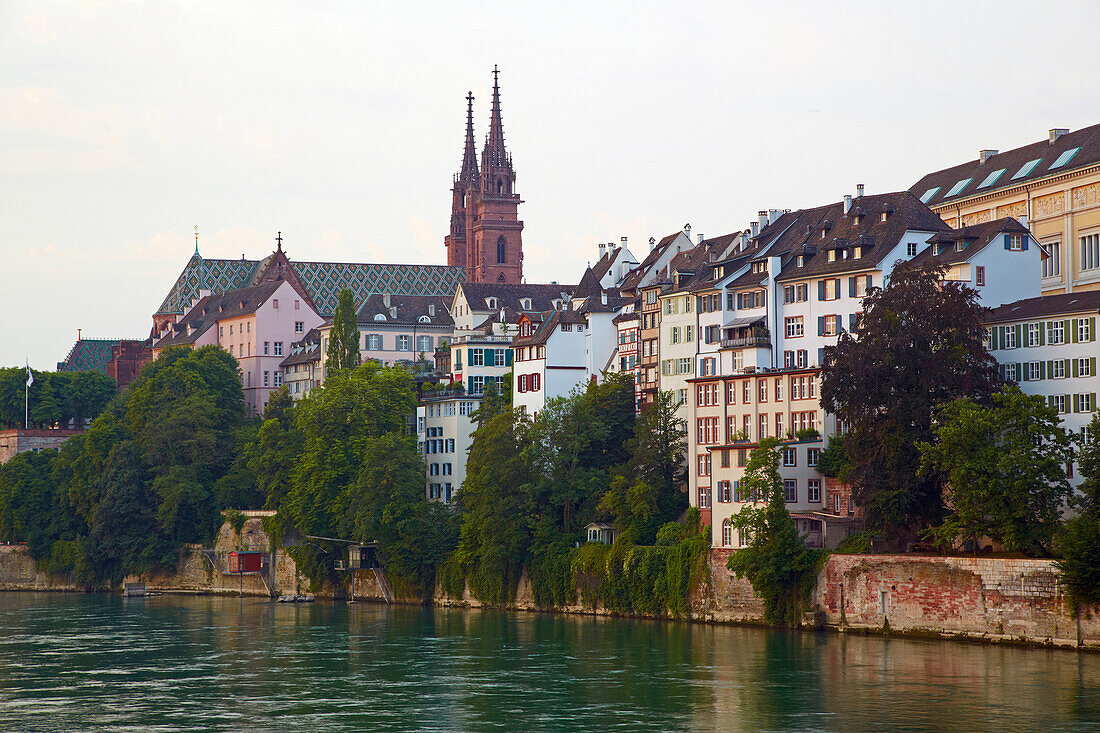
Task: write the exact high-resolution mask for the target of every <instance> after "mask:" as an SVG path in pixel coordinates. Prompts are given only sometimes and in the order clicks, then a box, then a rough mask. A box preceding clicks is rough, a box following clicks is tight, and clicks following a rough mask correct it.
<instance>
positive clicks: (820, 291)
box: [817, 280, 825, 300]
mask: <svg viewBox="0 0 1100 733" xmlns="http://www.w3.org/2000/svg"><path fill="white" fill-rule="evenodd" d="M817 299H818V300H825V281H824V280H818V281H817Z"/></svg>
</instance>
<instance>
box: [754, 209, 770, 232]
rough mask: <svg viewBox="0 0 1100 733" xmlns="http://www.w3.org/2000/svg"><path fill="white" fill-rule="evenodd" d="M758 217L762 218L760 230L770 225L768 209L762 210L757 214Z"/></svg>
mask: <svg viewBox="0 0 1100 733" xmlns="http://www.w3.org/2000/svg"><path fill="white" fill-rule="evenodd" d="M756 215H757V216H758V217H760V228H761V229H763V228H764V227H766V226H767V225H768V212H767V210H766V209H761V210H760V211H758V212H756Z"/></svg>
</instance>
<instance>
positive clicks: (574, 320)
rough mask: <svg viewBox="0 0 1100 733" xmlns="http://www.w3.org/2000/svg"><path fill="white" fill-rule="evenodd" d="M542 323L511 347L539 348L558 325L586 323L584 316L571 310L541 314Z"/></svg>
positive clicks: (513, 342)
mask: <svg viewBox="0 0 1100 733" xmlns="http://www.w3.org/2000/svg"><path fill="white" fill-rule="evenodd" d="M542 318H543V320H542V323H541V324H539V327H538V328H537V329H536V330H535V332H534V333H532V334H531V335H530V336H527V337H526V338H516V339H515V340H514V341H512V346H539V345H542V344H545V343H546V341H547V340H548V339H549V338H550V334H552V333H553V332H554V331H555V330H557V328H558V324H561V323H570V324H578V323H580V324H583V323H585V322H586V319H585V317H584V314H582V313H578V312H577V311H571V310H560V311H559V310H555V311H548V312H546V313H543V314H542Z"/></svg>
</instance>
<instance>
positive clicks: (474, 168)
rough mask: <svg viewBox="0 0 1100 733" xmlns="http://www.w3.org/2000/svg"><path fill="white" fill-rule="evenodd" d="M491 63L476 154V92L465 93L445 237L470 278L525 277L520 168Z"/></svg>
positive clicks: (451, 260) (453, 261) (450, 256)
mask: <svg viewBox="0 0 1100 733" xmlns="http://www.w3.org/2000/svg"><path fill="white" fill-rule="evenodd" d="M498 74H499V72H498V71H497V68H496V67H495V66H494V67H493V108H492V113H491V115H490V117H489V134H488V135H487V136H486V137H485V147H484V148H483V149H482V151H481V167H480V170H479V169H478V164H477V159H476V158H475V156H474V117H473V114H474V113H473V100H474V97H473V94H469V95H467V96H466V102H467V104H466V149H465V151H464V152H463V154H462V167H461V169H460V170H459V172H458V173H457V174H456V175H455V179H454V187H453V188H452V189H451V193H452V201H451V231H450V234H448V235H447V236H446V238H445V239H444V240H443V243H444V246H446V248H447V264H448V265H457V266H460V267H465V268H466V279H467V281H469V282H500V283H521V282H523V238H522V236H523V222H522V221H520V220H519V205H520V204H521V203H523V202H522V201H521V200H520V198H519V195H518V194H516V193H513V189H514V186H515V181H516V173H515V170H514V169H513V168H512V158H511V156H510V155H508V152H507V150H506V149H505V147H504V125H503V123H502V122H501V116H500V86H499V84H498V82H497V75H498Z"/></svg>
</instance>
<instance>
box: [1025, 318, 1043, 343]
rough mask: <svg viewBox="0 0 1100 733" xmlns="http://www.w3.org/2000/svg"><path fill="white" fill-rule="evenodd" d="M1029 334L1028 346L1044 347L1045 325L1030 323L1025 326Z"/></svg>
mask: <svg viewBox="0 0 1100 733" xmlns="http://www.w3.org/2000/svg"><path fill="white" fill-rule="evenodd" d="M1025 328H1026V329H1027V330H1026V333H1027V345H1028V346H1031V347H1034V346H1042V345H1043V338H1042V335H1043V324H1041V323H1029V324H1027V326H1025Z"/></svg>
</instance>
